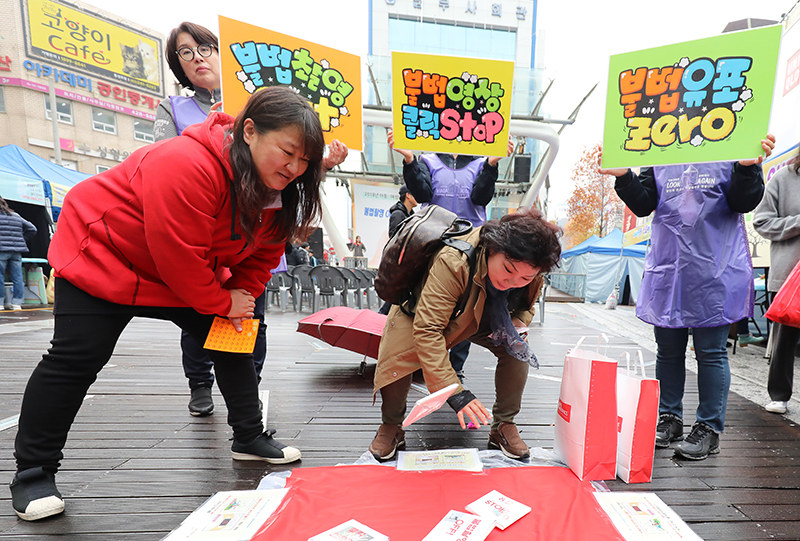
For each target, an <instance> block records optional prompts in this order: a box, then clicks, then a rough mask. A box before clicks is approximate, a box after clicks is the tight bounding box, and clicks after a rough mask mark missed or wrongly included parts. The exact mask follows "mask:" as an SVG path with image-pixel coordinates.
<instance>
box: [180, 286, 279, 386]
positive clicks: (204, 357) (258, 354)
mask: <svg viewBox="0 0 800 541" xmlns="http://www.w3.org/2000/svg"><path fill="white" fill-rule="evenodd" d="M266 304H267V291H266V290H264V292H262V293H261V295H259V296H258V297H256V307H255V309H254V310H253V318H254V319H257V320H258V331H257V334H256V347H255V349H254V350H253V365H254V366H255V368H256V375H257V376H258V381H261V370H262V369H263V368H264V359H266V358H267V326H266V325H265V324H264V311H265V309H266ZM203 341H205V338H204V339H203ZM202 343H203V342H198V341H197V340H195V339H194V337H193V336H192V335H191V334H189V333H188V332H187V331H181V351H182V352H183V355H182V356H181V359H182V361H183V373H184V375H185V376H186V379H188V380H189V388H190V389H191V390H193V391H194V390H195V389H197V388H199V387H207V388H209V389H210V388H211V386H212V385H214V373H213V372H212V371H211V368H212V367H213V366H214V363H213V362H211V357H209V355H208V350H205V349H203V346H202V345H201V344H202Z"/></svg>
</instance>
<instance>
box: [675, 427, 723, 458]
mask: <svg viewBox="0 0 800 541" xmlns="http://www.w3.org/2000/svg"><path fill="white" fill-rule="evenodd" d="M675 453H676V454H679V455H681V456H682V457H684V458H688V459H690V460H703V459H704V458H706V457H707V456H708V455H714V454H716V453H719V434H717V433H716V432H715V431H714V429H713V428H711V427H710V426H708V425H707V424H705V423H695V425H694V426H693V427H692V431H691V432H690V433H689V435H688V436H686V440H684V441H682V442H681V443H679V444H678V445H677V446H675Z"/></svg>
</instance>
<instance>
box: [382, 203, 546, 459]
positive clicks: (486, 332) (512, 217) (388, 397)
mask: <svg viewBox="0 0 800 541" xmlns="http://www.w3.org/2000/svg"><path fill="white" fill-rule="evenodd" d="M560 233H561V230H560V229H559V228H558V227H556V226H554V225H553V224H550V223H548V222H547V221H546V220H545V219H544V217H543V216H542V214H541V213H540V212H538V211H536V210H530V209H523V210H520V211H519V212H517V213H515V214H509V215H506V216H504V217H503V218H501V219H500V220H492V221H489V222H486V223H485V224H484V225H483V226H482V227H480V228H477V229H475V230H473V231H472V232H471V233H468V234H467V235H464V236H463V237H460V238H461V239H462V240H465V241H467V242H469V243H470V244H472V245H473V246H475V247H476V250H477V254H476V255H477V259H476V267H475V273H474V276H473V279H472V283H471V284H468V281H469V274H470V269H469V262H468V260H467V256H466V255H464V254H463V253H462V252H461V251H459V250H457V249H455V248H451V247H444V248H442V249H441V250H440V251H439V252H438V253H437V254H436V255H434V256H433V258H432V260H431V263H430V265H429V267H428V271H427V273H426V274H425V277H424V278H423V280H422V283H421V284H420V285H419V286H418V291H416V292H415V293H417V294H416V295H414V298H418V299H419V302H418V304H417V306H416V307H415V309H414V314H415V315H414V316H413V317H412V316H409V315H407V314H406V313H404V311H403V310H402V309H401V308H400V307H399V306H393V307H392V309H391V311H390V312H389V316H388V318H387V320H386V326H385V327H384V330H383V338H382V339H381V345H380V350H379V352H378V365H377V368H376V370H375V386H374V392H375V393H377V392H378V391H380V392H381V398H382V404H381V421H382V424H381V427H380V429H379V430H378V433H377V435H376V436H375V439H374V440H373V441H372V444H370V446H369V450H370V452H371V453H372V454H373V456H375V458H377V459H378V460H388V459H390V458H392V457H393V456H394V454H395V452H396V450H397V449H398V447H402V446H403V445H404V443H405V439H404V436H405V433H404V431H403V429H402V427H401V425H402V422H403V417H404V416H405V412H406V399H407V397H408V390H409V388H410V386H411V375H412V374H413V373H414V371H416V370H417V369H419V368H422V372H423V375H424V377H425V383H426V385H427V387H428V389H429V390H430V391H431V392H432V393H433V392H436V391H438V390H440V389H443V388H444V387H447V386H448V385H451V384H453V383H455V384H458V388H457V389H456V391H455V393H454V394H453V395H452V396H451V397H450V399H448V401H447V402H448V404H449V405H450V406H451V407H452V408H453V410H455V411H456V412H457V415H458V420H459V423H460V424H461V428H466V423H467V422H469V421H471V422H472V423H473V424H474V425H475V426H479V425H480V424H481V423H482V424H489V422H490V420H491V431H490V434H489V444H490V445H491V446H493V447H495V448H499V449H501V450H502V451H503V453H504V454H505V455H506V456H509V457H511V458H525V457H527V456H529V451H528V446H527V445H525V443H524V442H523V441H522V439H521V438H520V436H519V432H518V431H517V427H516V425H514V417H515V416H516V414H517V413H519V410H520V407H521V403H522V392H523V391H524V389H525V382H526V380H527V376H528V365H529V364H531V365H533V366H534V367H538V363H537V361H536V357H535V356H534V354H533V352H532V351H531V350H530V349H529V348H528V346H527V343H526V342H525V341H524V339H522V338H520V336H519V334H518V332H517V330H516V328H520V327H526V326H527V325H528V324H530V321H531V319H532V318H533V304H534V302H535V301H536V298H537V297H538V295H539V292H540V291H541V288H542V281H543V279H542V277H541V274H543V273H546V272H548V271H549V270H550V269H551V268H552V267H554V266H555V265H556V263H558V259H559V257H560V255H561V246H560V244H559V240H558V237H559V235H560ZM468 286H469V288H470V294H469V298H468V301H467V304H466V307H465V309H464V311H463V313H461V314H460V315H459V316H458V317H456V318H455V319H451V316H452V314H453V310H454V308H455V306H456V303H457V302H458V300H459V299H460V297H461V295H462V294H463V293H464V292H465V291H466V290H467V287H468ZM406 308H408V307H406ZM406 311H408V310H407V309H406ZM462 340H470V341H471V342H473V343H475V344H478V345H480V346H483V347H485V348H487V349H488V350H489V351H491V352H492V353H494V355H495V356H496V357H497V370H496V372H495V394H496V399H495V403H494V406H493V408H492V413H489V411H488V410H487V409H486V408H485V407H484V406H483V404H481V402H480V401H479V400H478V399H477V398H475V396H474V395H473V394H472V393H471V392H470V391H468V390H467V389H465V388H464V387H463V386H461V384H460V383H459V380H458V377H457V376H456V373H455V371H454V370H453V368H452V366H451V365H450V361H449V359H448V354H447V350H448V349H449V348H450V347H451V346H452V345H453V344H458V343H459V342H461V341H462ZM465 417H466V419H465Z"/></svg>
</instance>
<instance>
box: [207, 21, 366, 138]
mask: <svg viewBox="0 0 800 541" xmlns="http://www.w3.org/2000/svg"><path fill="white" fill-rule="evenodd" d="M219 38H220V58H221V61H222V99H223V103H224V104H225V105H224V106H225V112H226V113H227V114H229V115H232V116H236V114H237V113H238V112H239V111H241V110H242V109H243V108H244V105H245V103H247V100H248V99H249V98H250V95H251V94H253V93H254V92H257V91H258V90H259V89H261V88H266V87H268V86H288V87H289V88H291V89H293V90H294V91H295V92H296V93H297V94H298V95H299V96H301V97H303V98H305V99H307V100H308V101H309V102H310V103H311V105H312V106H313V107H314V109H315V110H316V111H317V114H318V115H319V119H320V123H321V124H322V130H323V132H324V133H325V142H326V143H330V142H331V141H332V140H333V139H338V140H339V141H341V142H342V143H344V144H345V145H347V147H348V148H351V149H354V150H361V149H362V143H361V133H362V128H361V60H360V58H359V57H358V56H356V55H352V54H348V53H345V52H342V51H337V50H336V49H331V48H329V47H324V46H322V45H317V44H316V43H311V42H309V41H304V40H301V39H298V38H295V37H292V36H287V35H285V34H280V33H278V32H273V31H271V30H266V29H264V28H260V27H258V26H253V25H251V24H247V23H243V22H240V21H236V20H234V19H229V18H227V17H220V18H219Z"/></svg>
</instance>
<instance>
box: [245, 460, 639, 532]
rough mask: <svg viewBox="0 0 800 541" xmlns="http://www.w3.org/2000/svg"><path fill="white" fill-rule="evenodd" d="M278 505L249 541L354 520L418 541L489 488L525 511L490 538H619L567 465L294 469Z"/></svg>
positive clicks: (587, 486) (586, 484)
mask: <svg viewBox="0 0 800 541" xmlns="http://www.w3.org/2000/svg"><path fill="white" fill-rule="evenodd" d="M286 486H287V488H290V491H289V494H288V496H287V497H286V498H285V499H284V505H283V506H282V507H281V509H279V511H278V512H277V513H275V514H274V515H273V516H272V517H270V519H269V521H268V522H267V523H266V524H265V526H264V527H262V529H261V530H260V531H259V533H258V534H257V535H256V536H255V537H254V538H253V540H254V541H272V540H274V539H280V540H281V541H306V540H307V539H308V538H309V537H311V536H313V535H315V534H317V533H319V532H321V531H325V530H327V529H329V528H332V527H334V526H336V525H337V524H341V523H342V522H344V521H345V520H348V519H351V518H352V519H355V520H358V521H359V522H362V523H365V524H369V526H370V527H371V528H373V529H375V530H377V531H379V532H381V533H382V534H384V535H387V536H388V537H389V538H390V539H391V540H392V541H419V540H420V539H423V538H424V537H425V536H426V535H428V533H429V532H430V531H431V530H432V529H433V527H434V526H435V525H436V524H437V523H438V522H439V521H440V520H441V519H442V517H443V516H444V515H445V514H446V513H447V512H448V511H450V510H451V509H465V507H466V506H467V505H468V504H469V503H470V502H473V501H475V500H476V499H478V498H480V497H481V496H483V495H485V494H486V493H487V492H489V491H491V490H497V491H499V492H502V493H503V494H504V495H506V496H508V497H509V498H513V499H514V500H517V501H519V502H522V503H524V504H525V505H528V506H530V507H531V508H532V511H531V512H530V513H528V514H527V515H525V516H524V517H522V518H521V519H519V520H518V521H517V522H515V523H514V524H512V525H510V526H509V527H508V528H507V529H505V530H499V529H495V530H494V531H493V532H492V533H491V535H490V537H489V539H492V540H495V541H498V540H503V539H506V540H508V541H512V540H513V541H519V540H520V539H591V540H592V541H623V539H624V538H623V537H622V536H620V535H619V533H618V532H617V530H616V529H615V528H614V526H613V524H612V523H611V520H610V519H609V518H608V516H607V515H606V514H605V513H604V512H603V511H602V509H601V508H600V505H599V504H598V503H597V500H596V499H595V498H594V496H593V493H594V489H593V488H592V485H591V483H589V482H588V481H580V480H579V479H577V478H576V477H575V475H574V474H573V473H572V472H571V471H569V470H568V469H567V468H560V467H523V468H495V469H490V470H485V471H483V472H481V473H473V472H462V471H431V472H406V471H397V470H396V469H394V468H388V467H385V466H333V467H324V468H295V469H294V470H293V471H292V475H291V476H290V477H289V479H288V480H287V484H286Z"/></svg>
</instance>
